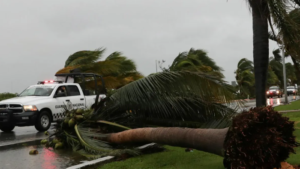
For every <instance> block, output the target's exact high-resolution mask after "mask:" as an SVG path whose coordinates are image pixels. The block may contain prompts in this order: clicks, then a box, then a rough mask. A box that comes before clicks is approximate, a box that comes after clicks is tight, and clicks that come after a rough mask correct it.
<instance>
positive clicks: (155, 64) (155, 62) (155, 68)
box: [155, 60, 157, 73]
mask: <svg viewBox="0 0 300 169" xmlns="http://www.w3.org/2000/svg"><path fill="white" fill-rule="evenodd" d="M155 69H156V73H157V60H155Z"/></svg>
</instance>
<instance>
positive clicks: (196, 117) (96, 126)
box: [50, 72, 298, 168]
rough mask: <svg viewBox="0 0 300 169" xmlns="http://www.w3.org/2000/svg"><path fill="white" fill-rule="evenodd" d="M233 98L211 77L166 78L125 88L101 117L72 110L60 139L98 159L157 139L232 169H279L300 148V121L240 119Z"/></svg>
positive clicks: (258, 116)
mask: <svg viewBox="0 0 300 169" xmlns="http://www.w3.org/2000/svg"><path fill="white" fill-rule="evenodd" d="M199 87H200V89H199ZM219 95H221V96H224V97H213V96H219ZM216 98H225V99H224V100H216ZM226 98H227V99H226ZM230 98H232V97H231V95H230V92H229V89H228V86H227V85H226V84H224V83H223V82H222V81H220V80H217V79H214V78H213V77H211V76H206V75H205V74H201V73H191V72H180V73H177V72H176V73H174V72H166V73H160V74H157V75H152V76H150V77H147V78H144V79H141V80H139V81H136V82H133V83H131V84H129V85H127V86H124V87H123V88H120V89H118V90H117V91H116V92H115V93H113V94H112V95H110V96H108V97H107V98H106V99H105V100H102V103H101V104H99V107H98V108H96V111H95V112H91V111H90V112H89V113H86V112H87V111H85V112H83V114H80V115H83V116H79V115H78V113H77V111H74V110H73V111H69V112H68V113H67V114H68V116H67V120H66V122H65V123H63V122H62V123H60V128H58V132H57V133H56V137H57V138H58V140H60V142H62V143H63V144H65V145H66V146H67V147H68V146H69V147H72V148H73V149H74V150H80V151H82V150H84V151H85V153H88V154H90V156H93V157H95V156H103V155H112V154H113V155H116V154H122V153H131V154H136V153H138V152H137V151H136V150H135V149H134V147H136V145H139V144H142V143H148V142H156V143H161V144H168V145H173V146H180V147H189V148H194V149H198V150H201V151H206V152H210V153H214V154H217V155H220V156H224V165H225V166H227V167H229V166H230V165H231V167H232V168H242V167H245V168H254V167H258V168H272V167H277V166H279V165H280V162H282V161H284V160H285V159H287V158H288V156H289V154H290V153H291V152H292V153H293V152H294V147H296V146H298V143H297V142H296V141H295V137H294V136H293V134H292V133H293V131H294V126H293V124H294V123H293V122H291V121H289V120H288V118H285V117H282V116H281V115H280V114H279V113H278V112H276V111H274V110H273V108H272V107H266V108H254V109H251V110H250V111H246V112H243V113H240V114H237V113H236V112H235V111H234V110H232V109H230V108H228V107H226V106H224V105H222V104H221V103H222V102H226V101H228V100H230ZM220 102H221V103H220ZM76 113H77V114H76ZM79 117H80V118H79ZM72 119H73V120H72ZM70 121H71V122H70ZM163 122H164V123H163ZM125 126H126V127H125ZM162 126H163V127H162ZM182 127H189V128H182ZM124 130H125V131H124ZM50 145H51V142H50ZM52 145H53V144H52Z"/></svg>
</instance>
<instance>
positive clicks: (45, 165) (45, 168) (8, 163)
mask: <svg viewBox="0 0 300 169" xmlns="http://www.w3.org/2000/svg"><path fill="white" fill-rule="evenodd" d="M298 99H300V98H299V96H289V97H288V100H289V102H292V101H295V100H298ZM283 103H284V97H283V98H277V97H274V98H269V99H267V104H268V105H272V106H278V105H281V104H283ZM232 106H235V105H234V104H233V105H231V107H232ZM251 107H255V100H248V101H246V102H245V103H244V107H242V108H241V109H249V108H251ZM54 126H55V124H52V126H51V128H50V130H49V132H50V133H52V132H53V131H54ZM44 138H47V136H46V135H45V134H44V132H38V131H37V130H36V129H35V128H34V127H16V128H15V129H14V131H13V132H11V133H3V132H2V131H0V169H17V168H22V169H27V168H28V169H29V168H30V169H32V168H37V169H39V168H40V169H60V168H67V167H70V166H73V165H76V164H80V163H82V161H87V159H86V158H84V157H82V156H80V155H79V154H76V153H72V152H68V151H59V150H52V149H47V148H45V147H44V146H42V145H40V140H42V139H44ZM35 140H36V141H35ZM32 149H37V150H38V151H39V154H38V155H29V151H30V150H32Z"/></svg>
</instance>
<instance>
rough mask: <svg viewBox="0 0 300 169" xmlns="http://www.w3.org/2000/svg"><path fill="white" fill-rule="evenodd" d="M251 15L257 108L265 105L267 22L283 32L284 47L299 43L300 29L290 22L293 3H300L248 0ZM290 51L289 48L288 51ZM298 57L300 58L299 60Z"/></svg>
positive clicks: (267, 60) (295, 2)
mask: <svg viewBox="0 0 300 169" xmlns="http://www.w3.org/2000/svg"><path fill="white" fill-rule="evenodd" d="M247 2H248V3H249V5H250V8H251V12H252V24H253V60H254V75H255V89H256V106H257V107H260V106H265V105H266V92H265V90H266V80H267V71H268V63H269V40H268V37H269V33H268V22H269V23H270V25H271V29H272V30H273V32H274V29H273V24H274V25H275V26H276V27H277V29H278V30H279V31H280V32H281V35H284V36H282V37H283V44H284V47H285V48H287V47H288V46H291V45H292V44H299V39H300V38H299V37H300V31H299V29H300V27H299V26H297V24H296V23H295V22H294V21H293V20H292V19H290V17H289V16H288V14H287V13H288V11H289V10H290V8H293V6H292V5H291V4H295V5H300V2H299V1H298V0H247ZM286 50H289V49H286ZM298 58H299V57H298Z"/></svg>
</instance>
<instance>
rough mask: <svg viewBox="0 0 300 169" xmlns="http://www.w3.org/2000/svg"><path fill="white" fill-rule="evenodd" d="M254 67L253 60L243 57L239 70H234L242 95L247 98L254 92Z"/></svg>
mask: <svg viewBox="0 0 300 169" xmlns="http://www.w3.org/2000/svg"><path fill="white" fill-rule="evenodd" d="M253 69H254V68H253V62H252V61H250V60H248V59H246V58H243V59H241V60H240V61H239V63H238V66H237V70H236V71H235V72H234V73H235V74H236V75H235V79H236V81H237V83H238V88H239V91H240V94H241V97H244V98H245V97H246V96H247V95H250V94H251V92H252V89H253V85H254V74H253Z"/></svg>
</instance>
